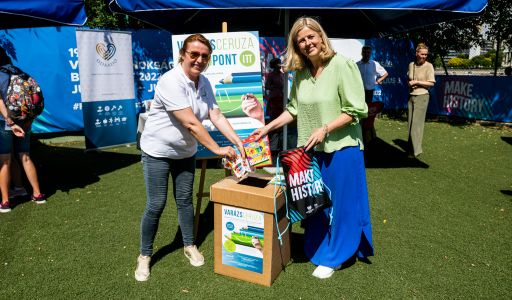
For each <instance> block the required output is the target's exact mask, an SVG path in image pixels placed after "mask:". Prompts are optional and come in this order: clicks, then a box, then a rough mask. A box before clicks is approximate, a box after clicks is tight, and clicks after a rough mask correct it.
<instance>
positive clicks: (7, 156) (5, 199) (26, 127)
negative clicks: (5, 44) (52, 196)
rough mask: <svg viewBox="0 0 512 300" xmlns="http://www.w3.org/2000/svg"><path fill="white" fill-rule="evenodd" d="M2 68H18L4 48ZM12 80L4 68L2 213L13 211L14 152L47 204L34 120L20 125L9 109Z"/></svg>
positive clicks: (0, 77) (0, 80)
mask: <svg viewBox="0 0 512 300" xmlns="http://www.w3.org/2000/svg"><path fill="white" fill-rule="evenodd" d="M0 67H5V68H11V67H14V66H12V62H11V58H10V57H9V56H8V55H7V53H6V52H5V50H4V49H3V48H0ZM9 82H10V74H8V73H6V72H3V71H0V192H1V194H2V202H1V203H0V212H3V213H4V212H10V211H11V205H10V203H9V184H10V179H11V175H10V167H11V152H12V153H14V155H16V154H17V155H18V156H19V159H20V162H21V165H22V166H23V169H24V170H25V173H26V175H27V178H28V180H29V182H30V185H31V186H32V196H31V200H32V201H33V202H35V203H36V204H43V203H46V199H45V196H44V194H42V193H41V191H40V188H39V180H38V177H37V170H36V167H35V165H34V163H33V161H32V159H31V158H30V154H29V153H30V133H31V132H30V127H31V125H32V120H30V121H24V122H23V123H20V124H17V123H15V122H14V120H12V119H11V118H10V116H9V111H8V109H7V106H6V105H5V102H4V101H5V99H6V98H7V89H8V87H9Z"/></svg>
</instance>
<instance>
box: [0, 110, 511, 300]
mask: <svg viewBox="0 0 512 300" xmlns="http://www.w3.org/2000/svg"><path fill="white" fill-rule="evenodd" d="M376 128H377V134H378V136H379V138H378V140H376V142H375V143H374V144H373V145H372V147H369V148H368V149H367V177H368V189H369V194H370V206H371V215H372V224H373V239H374V245H375V250H376V255H375V256H374V257H372V258H370V260H371V264H367V263H362V262H357V263H356V264H354V265H352V266H350V267H348V268H345V269H343V270H340V271H337V272H336V273H335V274H334V275H333V277H331V278H330V279H327V280H318V279H315V278H313V277H312V276H311V273H312V271H313V270H314V266H313V265H312V264H310V263H309V262H307V261H306V260H305V259H304V255H303V252H302V245H301V242H302V229H301V228H300V227H298V226H296V227H294V229H293V235H292V239H293V241H292V258H293V263H291V264H290V265H289V266H288V267H287V268H286V270H284V271H283V272H282V273H281V274H280V275H279V277H278V278H277V279H276V281H275V282H274V284H273V286H272V287H270V288H268V287H263V286H259V285H255V284H251V283H247V282H244V281H239V280H236V279H232V278H229V277H224V276H221V275H217V274H215V273H214V272H213V217H212V212H213V209H212V205H211V203H210V202H209V201H206V199H205V200H204V201H203V214H202V218H201V225H200V237H199V240H198V244H199V249H200V251H202V252H203V253H204V255H205V258H206V264H205V265H204V266H203V267H201V268H194V267H191V266H190V265H189V263H188V261H187V260H186V259H185V257H184V256H183V251H182V244H181V234H180V233H179V232H178V226H177V221H176V208H175V204H174V201H173V200H172V198H171V201H169V202H168V206H167V208H166V210H165V211H164V215H163V217H162V219H161V222H160V229H159V232H158V235H157V239H156V242H155V247H156V249H155V254H154V256H153V261H154V262H155V263H154V264H153V266H152V274H151V278H150V280H149V281H148V282H145V283H139V282H136V281H135V280H134V278H133V272H134V268H135V260H136V257H137V255H138V247H139V224H140V218H141V215H142V212H143V209H144V205H145V187H144V182H143V176H142V169H141V163H140V155H139V152H138V150H137V149H135V147H119V148H113V149H109V150H106V151H104V152H101V153H88V154H85V153H84V152H83V147H84V146H83V143H82V142H68V143H60V144H50V143H37V144H36V145H34V146H33V157H34V160H35V161H36V164H37V166H38V170H39V176H40V181H41V183H42V184H41V185H42V188H43V190H44V191H45V192H46V193H47V194H48V195H49V196H50V197H49V199H48V203H47V204H46V205H39V206H37V205H35V204H34V203H31V202H27V201H26V200H25V201H18V202H16V203H15V204H16V206H15V207H14V209H13V210H12V212H10V213H6V214H1V215H0V225H1V226H0V253H1V254H2V255H1V256H0V281H1V282H2V286H1V288H0V299H28V298H30V299H32V298H38V299H40V298H45V299H50V298H51V299H75V298H80V299H106V298H115V299H147V298H154V299H177V298H187V299H188V298H190V299H198V298H202V299H227V298H231V299H277V298H282V299H403V298H405V299H410V298H421V299H447V298H449V299H452V298H464V299H465V298H474V299H476V298H487V299H509V298H510V295H512V254H511V253H512V219H511V213H510V212H511V209H512V130H511V129H510V128H504V129H503V128H502V129H500V128H492V127H483V126H480V125H467V124H463V125H450V124H448V123H438V122H427V124H426V128H425V138H424V152H425V153H424V154H422V155H421V156H420V157H419V160H418V161H416V160H412V159H408V158H406V156H405V154H404V152H403V150H402V147H403V145H404V143H405V141H406V139H407V130H406V128H407V125H406V123H405V122H403V121H401V120H393V119H387V118H381V119H378V120H377V121H376ZM198 171H199V169H198ZM223 175H224V171H223V170H221V169H216V168H211V169H208V170H207V173H206V176H207V178H206V186H209V185H211V184H212V183H214V182H216V181H218V180H220V179H221V178H222V177H223ZM198 179H199V172H197V176H196V180H198ZM195 188H196V190H197V188H198V183H196V185H195ZM507 295H508V296H507Z"/></svg>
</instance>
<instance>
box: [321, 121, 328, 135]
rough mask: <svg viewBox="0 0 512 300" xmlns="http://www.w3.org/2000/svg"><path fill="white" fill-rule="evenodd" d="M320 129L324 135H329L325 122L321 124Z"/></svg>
mask: <svg viewBox="0 0 512 300" xmlns="http://www.w3.org/2000/svg"><path fill="white" fill-rule="evenodd" d="M322 131H323V132H324V136H325V137H327V136H328V135H329V130H328V128H327V124H324V125H323V126H322Z"/></svg>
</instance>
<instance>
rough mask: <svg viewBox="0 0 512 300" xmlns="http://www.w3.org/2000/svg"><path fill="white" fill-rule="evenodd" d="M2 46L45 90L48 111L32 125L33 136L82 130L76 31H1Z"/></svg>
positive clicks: (62, 29) (0, 43)
mask: <svg viewBox="0 0 512 300" xmlns="http://www.w3.org/2000/svg"><path fill="white" fill-rule="evenodd" d="M0 46H1V47H2V48H4V49H5V50H6V52H7V54H8V55H9V56H10V57H11V58H12V61H13V64H14V65H16V66H18V67H19V68H21V69H22V70H23V71H25V72H27V73H28V74H30V75H31V76H32V77H34V78H35V79H36V80H37V82H38V83H39V85H40V86H41V89H42V90H43V95H44V98H45V109H44V112H43V113H42V114H41V115H40V116H39V117H38V118H37V119H36V120H35V122H34V124H33V125H32V130H33V132H35V133H47V132H61V131H80V130H82V129H83V118H82V103H81V100H80V78H79V75H78V74H79V73H78V52H77V50H76V38H75V28H73V27H44V28H31V29H10V30H0Z"/></svg>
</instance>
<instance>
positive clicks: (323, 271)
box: [313, 266, 334, 279]
mask: <svg viewBox="0 0 512 300" xmlns="http://www.w3.org/2000/svg"><path fill="white" fill-rule="evenodd" d="M332 274H334V269H333V268H330V267H326V266H318V267H316V269H315V271H313V276H315V277H316V278H320V279H326V278H329V277H331V276H332Z"/></svg>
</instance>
